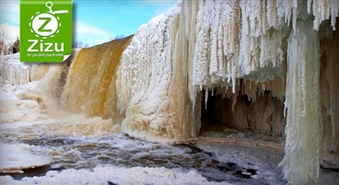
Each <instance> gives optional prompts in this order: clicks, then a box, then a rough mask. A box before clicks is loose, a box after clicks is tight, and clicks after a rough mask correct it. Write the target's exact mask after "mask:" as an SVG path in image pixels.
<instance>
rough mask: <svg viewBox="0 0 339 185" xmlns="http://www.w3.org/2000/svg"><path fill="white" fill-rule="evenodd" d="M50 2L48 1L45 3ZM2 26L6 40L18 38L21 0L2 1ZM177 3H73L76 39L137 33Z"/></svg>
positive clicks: (127, 0) (169, 0) (130, 0)
mask: <svg viewBox="0 0 339 185" xmlns="http://www.w3.org/2000/svg"><path fill="white" fill-rule="evenodd" d="M46 1H47V0H46ZM0 2H1V4H0V8H1V11H0V12H1V16H0V26H1V32H2V33H4V34H2V36H4V37H5V39H6V40H9V41H10V40H15V38H16V37H17V36H19V27H20V24H19V16H20V8H19V7H20V1H19V0H0ZM176 2H177V0H99V1H97V0H73V11H74V14H73V15H74V17H73V21H74V23H75V24H74V25H75V26H76V27H75V29H74V30H75V38H74V39H75V40H76V41H78V42H84V43H87V44H89V45H94V44H98V43H102V42H107V41H109V40H110V39H112V38H115V37H116V36H117V35H124V36H128V35H131V34H134V33H135V32H136V30H137V28H138V27H139V26H141V25H142V24H144V23H147V22H148V21H149V20H150V19H151V18H153V17H155V16H157V15H159V14H162V13H165V12H166V11H167V10H168V9H170V8H171V7H172V6H173V5H174V4H175V3H176Z"/></svg>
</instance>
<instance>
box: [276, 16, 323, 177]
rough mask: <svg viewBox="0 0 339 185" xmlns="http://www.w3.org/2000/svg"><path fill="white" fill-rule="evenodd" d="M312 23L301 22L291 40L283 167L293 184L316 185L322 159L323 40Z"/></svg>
mask: <svg viewBox="0 0 339 185" xmlns="http://www.w3.org/2000/svg"><path fill="white" fill-rule="evenodd" d="M312 27H313V25H312V20H306V21H302V20H299V21H298V23H297V30H298V31H297V32H296V35H293V34H291V35H290V37H289V39H288V51H287V52H288V56H287V68H288V69H287V75H286V78H287V84H286V86H287V89H286V101H285V106H286V108H287V110H288V113H287V125H286V142H285V156H284V159H283V161H282V162H281V165H282V166H283V171H284V174H285V178H286V179H287V180H288V181H290V182H292V183H293V184H315V183H316V180H317V178H318V176H319V165H320V160H321V154H320V153H321V152H320V140H321V127H320V121H319V118H320V117H319V107H320V106H319V71H320V57H319V39H318V34H317V32H315V31H313V30H312Z"/></svg>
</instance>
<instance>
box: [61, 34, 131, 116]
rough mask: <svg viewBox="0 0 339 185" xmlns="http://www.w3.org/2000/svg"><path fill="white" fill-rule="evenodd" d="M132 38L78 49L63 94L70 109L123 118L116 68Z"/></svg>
mask: <svg viewBox="0 0 339 185" xmlns="http://www.w3.org/2000/svg"><path fill="white" fill-rule="evenodd" d="M131 38H132V37H131V36H130V37H127V38H123V39H117V40H113V41H111V42H107V43H104V44H101V45H98V46H94V47H91V48H83V49H81V50H80V51H78V53H77V55H76V57H75V58H74V60H73V62H72V64H71V66H70V69H69V74H68V77H67V82H66V84H65V86H64V90H63V93H62V104H63V106H64V107H65V108H66V109H67V110H71V111H72V112H75V113H84V114H87V115H89V116H100V117H102V118H104V119H106V118H114V119H118V121H121V120H120V113H119V112H118V111H117V109H116V101H117V97H116V89H115V71H116V68H117V66H118V65H119V60H120V56H121V53H122V52H123V50H124V49H125V48H126V46H127V44H128V43H129V42H130V39H131Z"/></svg>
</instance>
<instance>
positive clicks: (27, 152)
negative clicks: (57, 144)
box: [0, 143, 52, 178]
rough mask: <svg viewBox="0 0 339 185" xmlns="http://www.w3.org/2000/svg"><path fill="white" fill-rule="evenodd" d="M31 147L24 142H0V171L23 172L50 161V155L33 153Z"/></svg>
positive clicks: (47, 163)
mask: <svg viewBox="0 0 339 185" xmlns="http://www.w3.org/2000/svg"><path fill="white" fill-rule="evenodd" d="M31 149H32V146H30V145H25V144H5V143H0V172H2V173H23V171H22V170H24V169H28V168H35V167H39V166H46V165H49V164H50V163H51V162H52V158H51V157H49V156H41V155H35V154H33V153H32V152H31ZM1 178H2V177H1Z"/></svg>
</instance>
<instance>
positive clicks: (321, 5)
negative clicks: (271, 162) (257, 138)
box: [116, 0, 339, 184]
mask: <svg viewBox="0 0 339 185" xmlns="http://www.w3.org/2000/svg"><path fill="white" fill-rule="evenodd" d="M338 10H339V1H337V0H331V1H330V0H328V1H317V0H314V1H313V0H308V1H306V0H305V1H296V0H290V1H286V0H272V1H238V0H234V1H183V2H182V3H181V4H180V3H179V4H177V5H176V6H175V7H173V8H172V9H171V10H170V11H169V12H167V13H166V14H164V15H161V16H159V17H156V18H154V19H153V20H151V21H150V22H149V23H148V24H146V25H143V26H141V27H140V29H139V30H138V32H137V33H136V34H135V36H134V38H133V39H132V41H131V44H130V45H129V46H128V47H127V48H126V50H125V51H124V52H123V54H122V57H121V63H120V65H119V67H118V71H117V81H116V89H117V96H118V109H119V110H120V111H122V112H123V111H126V118H125V119H124V121H123V122H122V130H123V131H124V132H126V133H128V134H130V135H132V136H134V137H138V138H143V139H148V140H154V141H159V140H166V141H188V140H190V139H194V138H196V137H197V135H198V134H199V128H200V127H201V120H200V117H201V104H202V102H201V100H202V98H203V97H204V98H205V100H204V101H205V103H204V104H205V105H207V104H208V98H209V97H210V96H209V94H208V93H212V94H214V95H215V96H216V95H221V96H223V97H228V98H229V99H231V101H232V103H231V104H228V105H227V104H225V105H224V106H232V107H234V106H235V108H233V110H234V109H235V110H234V111H235V112H237V113H239V114H232V115H231V116H229V118H230V120H229V121H230V122H235V123H233V126H234V127H239V128H242V127H248V128H251V129H254V130H255V129H257V130H268V132H272V131H273V132H274V128H281V127H282V126H281V123H280V122H282V120H283V118H280V115H279V113H277V112H279V111H280V108H281V107H280V106H281V105H279V103H273V104H271V106H272V108H271V109H272V112H269V111H261V112H260V108H258V109H257V110H253V108H252V109H251V110H250V111H249V110H248V109H245V108H244V107H246V106H247V105H243V106H242V105H241V103H239V104H240V105H237V101H239V99H240V100H242V99H241V97H243V96H246V97H247V99H248V101H249V102H250V103H252V104H256V100H258V99H259V98H260V97H263V96H270V97H269V98H268V99H270V100H272V99H274V98H275V99H278V100H281V101H284V102H285V109H286V116H287V117H286V132H285V134H286V145H285V152H286V155H285V158H284V160H283V162H282V163H281V165H282V166H283V168H284V172H285V177H286V178H287V179H288V180H289V181H292V182H294V183H295V184H305V183H314V182H315V181H316V179H317V176H318V174H319V164H320V163H321V161H322V160H321V159H322V152H320V151H322V150H324V151H325V155H326V153H336V154H338V152H339V151H338V150H339V143H338V141H339V126H338V125H339V122H338V115H339V112H338V107H339V102H338V100H339V97H338V85H337V84H335V83H334V82H333V81H337V80H339V78H338V75H337V74H338V72H339V71H338V70H339V68H338V65H337V63H338V62H337V61H336V60H338V59H337V58H338V57H337V56H336V55H337V53H336V52H334V50H335V49H337V48H338V40H337V37H338V36H337V35H338V32H337V31H336V32H335V31H334V30H335V29H336V24H335V23H336V19H337V18H336V17H338ZM329 45H330V46H329ZM334 48H335V49H334ZM321 87H322V88H321ZM285 88H286V89H285ZM324 88H325V89H326V90H324ZM203 93H204V94H203ZM267 93H268V94H269V95H267ZM265 106H266V107H267V106H270V104H266V105H265ZM265 106H264V107H262V109H265ZM203 108H204V107H203ZM219 110H220V111H221V112H220V113H219V114H221V115H222V114H226V113H225V112H222V111H223V110H224V109H223V108H219ZM240 110H244V111H243V112H247V113H241V111H240ZM249 112H250V114H251V115H253V114H254V115H256V116H254V117H251V118H252V120H254V121H253V122H252V123H250V124H252V125H253V124H254V125H255V126H251V125H250V124H249V123H248V120H245V119H244V118H243V117H244V116H245V117H246V116H248V114H249ZM280 113H282V112H280ZM258 117H269V119H258ZM226 119H227V118H226ZM231 119H232V120H231ZM268 120H271V122H270V123H267V122H269V121H268ZM272 120H275V122H273V121H272ZM259 121H263V122H262V125H265V124H266V127H268V129H267V128H265V127H264V128H261V127H260V123H258V122H259ZM244 124H245V125H244ZM246 124H247V125H246ZM277 124H278V125H277ZM279 124H280V125H279ZM231 125H232V124H231ZM283 126H284V125H283ZM269 127H273V128H269ZM279 133H280V132H279ZM325 133H326V134H325ZM327 133H330V136H329V135H328V134H327ZM322 141H324V143H325V144H324V145H323V144H322V143H323V142H322Z"/></svg>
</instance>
